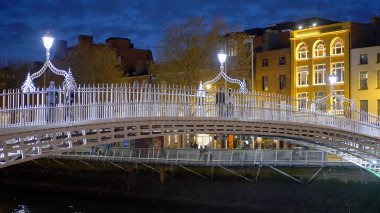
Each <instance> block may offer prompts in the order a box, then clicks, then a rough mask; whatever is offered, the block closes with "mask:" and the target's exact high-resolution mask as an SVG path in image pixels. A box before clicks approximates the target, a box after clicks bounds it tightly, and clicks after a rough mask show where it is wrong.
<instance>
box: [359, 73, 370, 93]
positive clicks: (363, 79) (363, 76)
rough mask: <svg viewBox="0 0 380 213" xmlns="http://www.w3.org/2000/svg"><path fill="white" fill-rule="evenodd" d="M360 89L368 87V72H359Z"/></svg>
mask: <svg viewBox="0 0 380 213" xmlns="http://www.w3.org/2000/svg"><path fill="white" fill-rule="evenodd" d="M359 78H360V85H359V86H360V89H368V72H367V71H363V72H360V73H359Z"/></svg>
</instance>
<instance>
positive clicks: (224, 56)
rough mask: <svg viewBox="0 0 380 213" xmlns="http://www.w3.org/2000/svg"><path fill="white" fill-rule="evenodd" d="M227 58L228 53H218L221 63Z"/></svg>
mask: <svg viewBox="0 0 380 213" xmlns="http://www.w3.org/2000/svg"><path fill="white" fill-rule="evenodd" d="M226 58H227V54H225V53H224V52H220V53H218V59H219V62H220V63H221V64H223V63H224V62H226Z"/></svg>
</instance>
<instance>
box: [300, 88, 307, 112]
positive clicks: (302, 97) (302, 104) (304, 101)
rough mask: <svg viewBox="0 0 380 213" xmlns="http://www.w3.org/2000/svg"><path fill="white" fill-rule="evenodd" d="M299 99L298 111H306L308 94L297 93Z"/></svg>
mask: <svg viewBox="0 0 380 213" xmlns="http://www.w3.org/2000/svg"><path fill="white" fill-rule="evenodd" d="M297 98H298V101H297V105H298V110H301V109H306V108H307V98H308V93H307V92H302V93H297Z"/></svg>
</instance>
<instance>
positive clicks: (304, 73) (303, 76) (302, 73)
mask: <svg viewBox="0 0 380 213" xmlns="http://www.w3.org/2000/svg"><path fill="white" fill-rule="evenodd" d="M297 70H298V86H304V85H308V80H307V79H308V76H309V70H308V69H307V66H302V67H298V68H297Z"/></svg>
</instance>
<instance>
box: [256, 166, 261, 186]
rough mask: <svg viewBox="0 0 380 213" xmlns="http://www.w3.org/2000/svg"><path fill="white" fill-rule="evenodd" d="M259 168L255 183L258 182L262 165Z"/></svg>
mask: <svg viewBox="0 0 380 213" xmlns="http://www.w3.org/2000/svg"><path fill="white" fill-rule="evenodd" d="M258 167H259V168H258V169H257V173H256V178H255V183H257V179H258V178H259V174H260V169H261V165H260V166H258Z"/></svg>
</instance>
